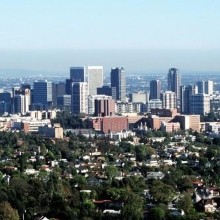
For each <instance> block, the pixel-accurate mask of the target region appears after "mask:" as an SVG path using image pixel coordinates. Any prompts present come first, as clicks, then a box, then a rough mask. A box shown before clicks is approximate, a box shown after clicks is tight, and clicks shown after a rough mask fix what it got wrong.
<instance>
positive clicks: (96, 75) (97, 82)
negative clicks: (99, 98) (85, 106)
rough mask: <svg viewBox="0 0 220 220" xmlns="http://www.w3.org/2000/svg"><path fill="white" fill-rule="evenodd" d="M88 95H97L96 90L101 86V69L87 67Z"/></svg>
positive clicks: (99, 67)
mask: <svg viewBox="0 0 220 220" xmlns="http://www.w3.org/2000/svg"><path fill="white" fill-rule="evenodd" d="M87 74H88V86H89V95H97V88H98V87H102V86H103V67H102V66H88V70H87Z"/></svg>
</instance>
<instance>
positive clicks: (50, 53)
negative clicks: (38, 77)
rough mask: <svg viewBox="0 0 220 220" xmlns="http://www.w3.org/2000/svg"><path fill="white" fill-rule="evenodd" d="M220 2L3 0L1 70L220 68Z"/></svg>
mask: <svg viewBox="0 0 220 220" xmlns="http://www.w3.org/2000/svg"><path fill="white" fill-rule="evenodd" d="M219 6H220V2H219V1H217V0H213V1H212V2H207V1H201V0H195V1H189V0H187V1H178V2H176V1H173V0H167V1H162V0H157V1H153V0H150V1H144V0H139V1H138V2H133V1H131V0H128V1H118V2H114V3H113V2H112V1H111V2H110V1H105V2H103V1H100V0H94V1H92V2H91V1H88V0H84V1H69V0H64V1H62V3H60V2H59V1H57V0H54V1H51V0H50V1H47V2H45V1H42V0H40V1H31V2H30V1H27V0H21V1H19V3H18V2H13V3H12V2H8V1H3V3H2V4H1V9H2V10H1V14H0V21H1V22H0V23H1V27H2V28H1V34H0V56H1V60H0V71H1V72H2V71H4V70H5V69H7V70H11V71H15V70H18V69H19V70H33V71H42V72H44V71H48V72H51V73H53V72H55V73H57V72H61V73H67V72H68V68H69V67H70V66H76V65H80V66H91V65H95V66H99V65H101V66H104V71H105V72H106V71H107V70H110V69H111V67H114V66H123V67H124V68H125V69H126V72H128V73H129V72H132V73H134V72H135V73H137V72H138V71H142V72H144V71H146V72H149V71H153V72H157V71H163V70H166V69H168V68H171V67H177V68H179V69H181V70H188V71H217V72H219V71H220V64H219V62H218V57H219V55H220V42H219V40H218V39H219V37H220V31H219V30H218V29H217V28H216V27H218V26H219V20H220V15H219V13H218V8H219Z"/></svg>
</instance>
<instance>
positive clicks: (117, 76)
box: [111, 68, 126, 102]
mask: <svg viewBox="0 0 220 220" xmlns="http://www.w3.org/2000/svg"><path fill="white" fill-rule="evenodd" d="M111 87H112V89H113V88H115V90H116V97H113V98H116V100H120V101H123V102H125V101H126V79H125V70H124V68H112V69H111Z"/></svg>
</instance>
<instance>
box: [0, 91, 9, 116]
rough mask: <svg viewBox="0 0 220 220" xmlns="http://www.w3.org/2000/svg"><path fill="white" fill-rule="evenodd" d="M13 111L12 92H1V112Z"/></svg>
mask: <svg viewBox="0 0 220 220" xmlns="http://www.w3.org/2000/svg"><path fill="white" fill-rule="evenodd" d="M5 112H7V113H11V93H10V92H4V91H1V92H0V114H3V113H5Z"/></svg>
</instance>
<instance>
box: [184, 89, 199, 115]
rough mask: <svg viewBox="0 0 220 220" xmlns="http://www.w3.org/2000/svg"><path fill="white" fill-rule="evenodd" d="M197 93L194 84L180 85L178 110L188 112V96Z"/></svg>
mask: <svg viewBox="0 0 220 220" xmlns="http://www.w3.org/2000/svg"><path fill="white" fill-rule="evenodd" d="M197 93H198V88H197V86H196V85H188V86H181V87H180V112H181V113H183V114H190V97H191V96H192V95H195V94H197Z"/></svg>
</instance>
